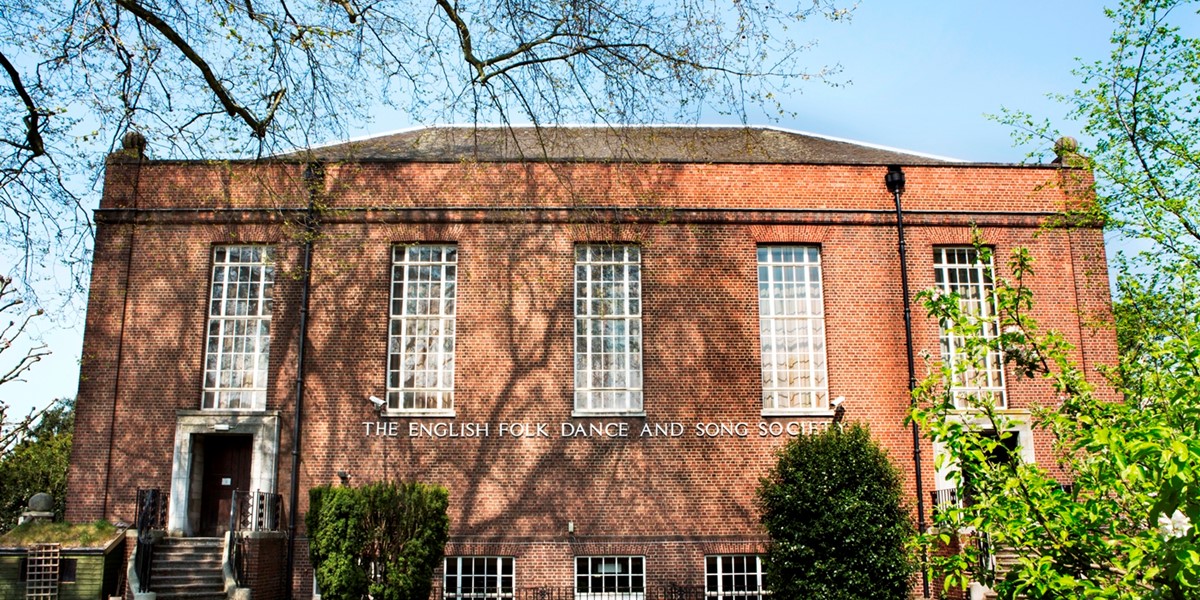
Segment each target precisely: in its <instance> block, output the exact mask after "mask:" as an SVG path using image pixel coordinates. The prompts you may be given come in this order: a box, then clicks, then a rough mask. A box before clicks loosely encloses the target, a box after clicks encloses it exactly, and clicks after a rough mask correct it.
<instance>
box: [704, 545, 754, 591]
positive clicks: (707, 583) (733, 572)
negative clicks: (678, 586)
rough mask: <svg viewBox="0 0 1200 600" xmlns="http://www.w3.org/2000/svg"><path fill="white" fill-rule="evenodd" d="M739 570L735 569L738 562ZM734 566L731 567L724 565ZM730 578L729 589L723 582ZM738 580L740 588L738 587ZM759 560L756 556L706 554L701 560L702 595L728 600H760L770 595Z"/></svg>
mask: <svg viewBox="0 0 1200 600" xmlns="http://www.w3.org/2000/svg"><path fill="white" fill-rule="evenodd" d="M738 562H740V563H741V564H742V567H743V568H742V569H740V570H739V569H738V568H737V566H738V565H737V563H738ZM727 563H734V564H732V565H731V564H727ZM727 578H732V579H733V585H732V589H730V586H727V585H726V583H727V582H726V579H727ZM738 578H741V580H742V582H743V587H739V586H738V584H737V581H738ZM769 594H770V592H769V591H767V582H766V572H765V571H764V570H763V563H762V557H761V556H759V555H757V554H709V555H707V556H705V557H704V595H705V597H707V598H725V599H729V600H762V599H763V597H764V596H767V595H769Z"/></svg>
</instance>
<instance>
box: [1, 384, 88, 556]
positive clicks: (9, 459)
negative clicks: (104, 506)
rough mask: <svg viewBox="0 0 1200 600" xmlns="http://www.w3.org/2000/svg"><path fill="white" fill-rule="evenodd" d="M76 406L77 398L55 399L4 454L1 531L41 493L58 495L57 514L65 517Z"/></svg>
mask: <svg viewBox="0 0 1200 600" xmlns="http://www.w3.org/2000/svg"><path fill="white" fill-rule="evenodd" d="M74 409H75V401H74V400H59V401H57V402H55V403H54V404H52V405H51V406H50V407H49V408H48V409H47V410H46V411H45V412H43V413H42V415H41V417H40V418H39V419H37V421H36V422H35V423H34V424H33V425H32V426H30V427H29V428H28V430H27V431H26V432H25V434H24V435H22V436H21V437H20V440H19V441H18V442H17V443H15V444H14V445H13V446H12V447H11V448H10V449H8V450H7V451H5V452H3V453H0V532H4V531H8V530H10V529H12V528H13V527H15V526H16V524H17V518H18V517H20V516H21V513H22V512H24V511H25V510H26V506H27V505H28V502H29V498H30V497H31V496H33V495H34V494H37V493H39V492H46V493H48V494H50V495H51V496H53V497H54V513H55V515H56V517H57V518H59V519H61V518H62V517H63V510H64V508H65V507H66V499H67V465H68V463H69V462H70V460H71V439H72V432H73V431H74V428H75V410H74Z"/></svg>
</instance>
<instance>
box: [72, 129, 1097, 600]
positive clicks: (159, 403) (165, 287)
mask: <svg viewBox="0 0 1200 600" xmlns="http://www.w3.org/2000/svg"><path fill="white" fill-rule="evenodd" d="M135 141H136V140H135ZM136 145H137V144H136V143H131V144H130V146H131V148H130V149H129V150H127V151H125V152H123V153H118V154H117V155H114V157H113V158H112V159H111V160H110V162H109V166H108V171H107V177H106V181H105V189H104V195H103V199H102V202H101V207H100V209H99V210H98V211H97V213H96V221H97V234H96V255H95V261H94V267H93V269H94V270H93V276H92V286H91V297H90V304H89V310H88V320H87V330H86V334H85V341H84V352H83V356H84V359H83V381H82V382H81V384H80V390H79V398H78V408H77V417H76V418H77V420H76V432H75V439H76V444H75V451H74V455H73V456H72V465H71V472H70V477H69V487H70V497H69V499H68V508H67V513H68V515H67V516H68V518H69V519H70V520H73V521H84V520H91V519H97V518H107V519H110V520H113V521H125V522H133V520H134V519H135V516H136V514H137V512H138V509H137V506H136V502H135V500H136V498H137V490H138V489H150V488H156V489H160V490H163V491H164V492H169V501H168V502H167V503H166V506H165V512H166V522H165V524H164V525H165V528H166V529H167V530H168V531H169V532H170V533H171V535H172V536H175V537H180V536H183V537H204V536H213V535H217V534H220V533H222V532H223V531H224V530H225V529H226V528H227V527H228V523H229V516H228V515H229V513H230V510H231V509H230V500H229V499H230V498H231V491H232V490H233V489H242V490H250V491H262V492H267V493H274V494H279V497H280V498H281V503H282V511H283V515H284V517H283V523H282V525H281V527H282V528H284V529H286V528H287V525H288V524H292V525H294V526H295V528H296V529H295V537H294V538H293V540H291V542H293V543H294V555H289V554H288V553H287V552H286V551H284V550H283V548H284V547H285V546H289V545H291V544H289V543H288V540H286V539H284V540H283V541H278V540H276V541H271V538H270V536H259V537H258V538H255V539H259V540H266V541H261V542H260V545H259V546H257V547H255V548H253V549H252V551H253V552H252V553H253V558H254V561H253V562H254V565H255V567H254V568H255V569H258V570H257V571H255V573H257V575H255V574H251V576H250V577H249V579H250V581H251V584H252V587H254V589H255V598H259V597H273V596H274V595H279V594H283V592H284V588H285V587H286V584H285V583H284V582H286V581H287V579H286V578H283V579H281V578H280V576H279V575H278V574H280V573H285V572H287V570H288V565H289V564H290V565H291V568H292V571H291V573H292V574H293V577H292V578H291V581H292V587H293V589H294V590H295V592H296V596H297V597H307V596H308V595H309V594H310V590H311V589H312V583H311V567H310V565H309V562H308V552H307V540H306V537H305V533H304V530H303V515H304V513H305V511H306V509H307V490H308V489H309V488H311V487H313V486H316V485H321V484H332V483H338V482H339V481H347V482H349V483H350V484H358V483H364V482H370V481H377V480H382V479H392V480H402V479H405V480H406V479H417V480H422V481H427V482H436V483H440V484H443V485H445V486H446V487H447V488H448V489H449V490H450V494H451V507H450V517H451V538H450V542H449V544H448V546H447V548H446V555H447V557H448V558H447V561H446V563H445V565H444V569H443V571H444V572H443V573H440V574H439V582H440V583H442V584H444V585H445V586H446V588H447V589H448V590H452V591H453V590H457V589H469V588H470V586H472V585H475V586H479V585H484V586H485V587H487V588H488V590H493V588H495V589H499V590H500V591H502V592H503V591H506V590H515V591H517V592H520V591H521V590H528V589H533V588H545V589H550V590H565V592H566V593H565V594H564V597H565V595H570V594H571V593H572V592H574V593H584V592H611V591H612V589H610V588H609V587H607V586H611V585H614V582H615V585H617V586H619V588H620V589H621V590H623V591H626V590H632V591H634V592H638V591H639V590H640V591H641V592H642V593H645V594H652V593H653V590H662V589H666V588H668V587H671V586H682V587H689V588H697V587H699V588H705V587H706V586H707V589H708V590H709V591H728V589H726V587H725V586H729V585H734V583H733V582H738V583H736V585H741V583H740V582H742V581H750V582H752V583H753V582H754V581H756V580H757V577H758V571H759V561H758V559H757V558H756V556H757V555H758V554H760V553H761V552H762V551H763V549H764V547H765V542H766V538H765V535H764V533H763V531H762V530H761V528H760V527H759V525H758V516H757V510H756V508H755V502H754V491H755V488H756V486H757V485H758V481H759V478H760V477H761V476H762V475H764V474H765V473H766V471H767V469H768V468H769V466H770V465H771V464H772V463H773V460H774V452H775V450H776V449H777V448H778V447H780V446H781V445H782V444H783V443H785V442H786V441H787V440H788V439H789V438H790V437H791V436H794V435H796V434H797V433H800V432H807V431H811V430H813V429H814V428H821V427H827V426H828V425H829V423H830V422H831V421H832V420H833V419H834V418H835V417H837V418H844V419H846V420H848V421H855V420H857V421H863V422H866V423H869V424H870V427H871V430H872V433H873V435H874V436H875V437H876V438H877V439H878V440H879V441H880V442H881V444H882V445H883V446H884V447H885V448H887V450H888V451H889V453H890V455H891V457H892V459H893V461H894V462H895V463H896V465H897V466H898V467H899V468H900V469H901V471H902V473H903V475H904V477H905V482H906V483H905V485H906V488H907V489H908V490H909V493H910V494H911V498H910V501H911V502H912V504H913V506H914V507H916V506H917V505H918V504H919V505H920V507H921V509H922V511H924V512H926V513H928V511H930V510H932V508H933V507H932V506H931V504H932V503H933V502H934V499H933V496H934V495H935V494H936V491H937V490H939V489H941V488H944V487H945V486H946V482H945V478H944V476H943V474H940V473H938V472H936V470H935V469H934V466H933V465H934V450H935V449H933V448H931V447H929V444H928V442H925V441H922V443H921V449H922V453H921V458H920V462H921V464H922V467H923V468H922V469H921V480H920V482H918V477H917V475H916V469H915V468H914V466H915V465H914V459H913V456H914V448H913V439H912V432H911V430H910V429H909V428H908V427H906V426H905V425H904V416H905V414H906V410H907V408H908V403H909V401H908V368H909V365H908V357H907V352H906V349H905V348H906V345H905V326H904V318H903V315H904V303H903V294H902V292H901V261H900V258H899V253H898V244H897V241H898V236H897V218H896V217H897V215H896V206H895V204H894V197H893V195H892V193H890V192H889V189H888V187H887V186H885V183H884V179H885V174H886V173H887V172H888V170H889V167H892V169H893V170H897V169H898V170H899V171H900V172H902V173H903V174H904V175H905V179H906V185H905V187H904V189H903V193H902V201H903V218H904V224H905V236H906V238H907V252H906V270H907V276H908V279H909V282H910V286H911V291H912V293H914V294H915V292H916V291H917V290H922V289H928V288H931V287H934V286H935V285H939V286H941V287H942V288H943V289H945V290H947V291H957V292H959V293H961V294H963V295H964V296H970V295H972V294H974V295H975V296H976V297H981V298H985V299H986V298H987V297H988V295H989V288H990V283H989V282H990V281H991V277H992V276H993V274H992V271H993V269H994V271H995V276H1000V277H1003V276H1005V274H1006V269H1007V267H1006V265H1005V264H1003V263H1004V257H1006V256H1007V255H1008V253H1009V252H1010V251H1011V250H1012V249H1013V248H1015V247H1018V246H1026V247H1028V248H1030V250H1031V253H1032V255H1033V257H1034V259H1035V261H1036V262H1035V269H1036V273H1037V276H1036V278H1035V280H1034V281H1033V285H1034V290H1035V293H1036V296H1037V304H1036V311H1037V314H1036V317H1037V318H1038V319H1039V320H1040V321H1041V323H1042V324H1043V326H1045V327H1048V328H1054V329H1057V330H1059V331H1061V332H1063V333H1064V334H1065V335H1066V337H1067V338H1068V339H1069V340H1070V341H1071V342H1072V343H1074V344H1075V346H1076V354H1077V355H1076V357H1075V358H1076V360H1078V361H1079V362H1080V363H1082V364H1083V365H1084V367H1085V369H1086V372H1087V374H1088V376H1089V377H1090V378H1098V375H1097V371H1096V367H1097V366H1098V365H1102V364H1106V363H1111V362H1113V361H1114V359H1115V341H1114V338H1113V335H1112V334H1111V331H1108V330H1104V329H1095V328H1093V327H1092V324H1094V323H1096V322H1097V319H1096V317H1097V316H1099V317H1103V316H1104V315H1106V314H1107V311H1108V309H1109V295H1108V279H1107V273H1106V264H1105V258H1104V248H1103V239H1102V235H1101V230H1100V229H1099V228H1098V226H1096V225H1094V224H1089V223H1078V224H1076V225H1077V226H1074V227H1070V228H1067V227H1057V228H1050V227H1047V225H1048V224H1049V223H1051V222H1059V221H1061V219H1059V215H1061V214H1062V213H1063V211H1064V210H1066V209H1069V208H1071V207H1072V206H1076V205H1078V203H1080V202H1085V201H1086V192H1087V190H1088V188H1089V185H1088V184H1089V183H1090V181H1091V174H1090V173H1089V172H1087V171H1086V170H1081V169H1077V168H1071V167H1065V166H1063V165H1062V164H1050V165H1039V166H1020V165H1004V164H974V163H963V162H954V161H949V160H946V159H941V158H938V157H931V156H926V155H920V154H915V153H909V152H903V151H898V150H893V149H887V148H880V147H874V146H870V145H865V144H859V143H852V142H846V141H841V140H834V139H829V138H824V137H820V136H814V135H810V134H801V133H796V132H789V131H783V130H778V129H771V128H751V129H741V128H676V127H653V128H629V129H623V130H619V131H613V130H608V129H601V128H564V129H548V130H543V131H540V132H537V131H533V130H531V129H520V128H518V129H515V130H494V129H475V130H473V129H465V128H436V129H421V130H414V131H408V132H403V133H399V134H394V135H389V136H381V137H376V138H371V139H367V140H363V141H361V142H354V143H350V144H343V145H337V146H328V147H323V148H317V149H315V150H312V151H310V152H308V153H305V154H304V155H295V156H287V157H280V158H278V159H275V160H270V161H259V162H248V161H228V162H226V161H220V162H187V161H169V160H146V159H144V158H142V157H140V155H139V151H138V150H137V148H136ZM1067 162H1069V161H1067ZM972 223H974V224H975V225H976V226H977V227H978V228H979V229H980V231H981V232H982V235H983V237H984V239H985V240H986V242H987V243H988V244H990V245H991V246H992V247H994V249H995V251H996V257H997V259H996V261H995V263H996V264H995V265H994V267H993V266H990V265H984V264H980V263H979V262H978V261H977V257H976V256H975V254H974V251H973V250H972V249H970V245H969V244H970V236H971V234H970V225H971V224H972ZM306 261H307V263H308V264H310V265H311V268H308V269H306V268H305V265H306ZM984 304H986V300H984ZM1101 320H1102V319H1101ZM912 335H913V343H914V347H915V354H920V353H922V352H927V353H931V354H932V355H933V356H935V357H936V356H938V355H939V352H940V348H942V346H941V343H940V340H939V335H940V331H939V324H938V323H937V322H936V321H933V320H931V319H928V318H926V317H925V316H924V311H923V310H921V308H920V307H919V306H914V308H913V323H912ZM302 339H303V340H306V341H305V343H303V344H302V343H301V341H302ZM947 347H949V348H952V347H953V340H950V341H949V342H948V346H947ZM915 360H916V361H917V363H916V368H917V371H918V374H920V373H923V372H924V369H925V366H924V364H923V363H922V362H921V358H920V357H919V356H917V357H915ZM986 371H987V372H986V373H982V374H981V376H980V378H979V379H977V380H973V381H972V382H967V383H969V387H970V386H974V387H972V389H980V388H982V389H986V390H990V391H993V392H995V393H996V394H997V397H998V398H999V399H1000V401H1001V402H1003V403H1004V405H1005V406H1006V409H1007V410H1008V411H1009V412H1010V413H1011V414H1013V415H1017V416H1020V415H1027V414H1028V408H1029V406H1030V405H1031V403H1035V402H1039V401H1044V400H1046V399H1047V398H1052V397H1053V395H1052V394H1051V393H1050V390H1049V389H1048V387H1047V386H1045V385H1044V384H1043V383H1040V382H1035V381H1030V380H1028V379H1019V378H1016V377H1015V376H1013V374H1012V373H1006V372H1004V369H1003V368H1002V366H1000V365H993V366H992V368H989V369H987V370H986ZM837 400H840V402H835V401H837ZM838 404H840V408H838V409H837V410H834V406H835V405H838ZM842 411H844V412H842ZM839 413H840V414H839ZM1020 440H1021V445H1022V452H1023V454H1024V456H1025V458H1026V459H1028V460H1043V459H1047V458H1048V457H1049V456H1050V450H1049V448H1048V445H1047V441H1046V440H1043V439H1041V438H1039V437H1038V436H1037V434H1036V433H1035V432H1032V431H1031V430H1030V429H1029V427H1028V426H1024V427H1023V429H1021V430H1020ZM1047 462H1049V461H1047ZM918 483H920V486H918ZM918 489H920V490H921V493H920V495H918V493H917V492H918ZM293 498H294V500H293ZM285 557H286V558H285ZM264 573H268V574H270V573H274V574H275V575H264ZM472 574H473V575H475V576H473V577H468V575H472ZM593 575H595V576H597V577H590V576H593ZM580 576H584V577H580ZM743 576H745V577H743ZM481 582H482V583H481ZM463 586H466V587H463ZM592 587H596V589H591V588H592Z"/></svg>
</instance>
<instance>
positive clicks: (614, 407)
mask: <svg viewBox="0 0 1200 600" xmlns="http://www.w3.org/2000/svg"><path fill="white" fill-rule="evenodd" d="M641 282H642V278H641V248H639V247H638V246H636V245H632V244H580V245H578V246H576V247H575V403H574V405H575V408H574V412H573V414H574V415H575V416H599V415H643V414H645V413H644V412H643V410H644V409H643V404H642V339H643V337H642V333H643V332H642V294H641Z"/></svg>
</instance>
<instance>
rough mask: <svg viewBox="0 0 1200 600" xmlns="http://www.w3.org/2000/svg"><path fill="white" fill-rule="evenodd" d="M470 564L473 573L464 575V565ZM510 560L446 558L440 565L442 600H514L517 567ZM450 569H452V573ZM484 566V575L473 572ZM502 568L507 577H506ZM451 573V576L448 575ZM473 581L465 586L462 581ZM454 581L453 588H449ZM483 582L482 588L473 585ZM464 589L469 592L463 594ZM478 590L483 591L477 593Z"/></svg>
mask: <svg viewBox="0 0 1200 600" xmlns="http://www.w3.org/2000/svg"><path fill="white" fill-rule="evenodd" d="M465 561H470V564H471V569H472V573H471V574H464V573H463V564H464V562H465ZM516 562H517V561H516V559H515V558H514V557H512V556H447V557H446V559H445V561H444V562H443V564H442V598H443V599H444V600H486V599H504V598H513V597H514V596H515V594H516V589H517V588H516V582H517V567H516ZM451 565H453V567H454V568H453V569H451ZM479 566H483V568H484V571H483V573H479V572H478V571H476V568H477V567H479ZM505 567H507V569H508V573H505V572H504V570H505ZM451 571H453V574H451ZM468 577H469V578H471V579H472V581H470V582H469V583H468V585H466V586H464V585H463V583H464V578H468ZM451 580H453V585H451V583H452V581H451ZM480 580H482V583H483V585H482V586H479V585H476V584H477V583H480ZM464 587H465V588H466V589H467V590H469V591H463V589H464ZM480 587H482V588H483V591H478V590H479V589H480Z"/></svg>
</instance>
